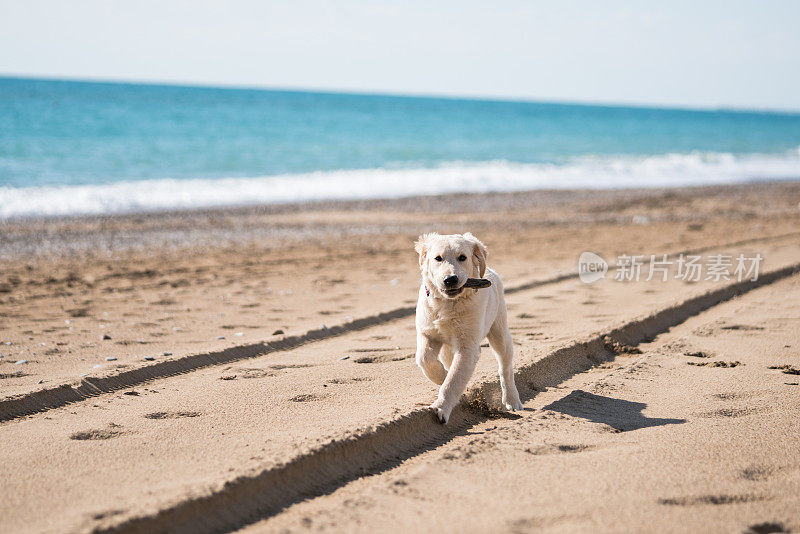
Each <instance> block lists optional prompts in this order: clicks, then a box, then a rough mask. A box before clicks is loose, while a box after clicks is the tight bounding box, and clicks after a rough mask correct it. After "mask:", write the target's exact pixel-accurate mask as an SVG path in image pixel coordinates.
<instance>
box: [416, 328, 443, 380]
mask: <svg viewBox="0 0 800 534" xmlns="http://www.w3.org/2000/svg"><path fill="white" fill-rule="evenodd" d="M441 348H442V342H441V341H438V340H436V339H431V338H429V337H428V336H425V335H423V334H418V335H417V365H419V368H420V369H422V372H423V373H425V376H427V377H428V380H430V381H431V382H433V383H434V384H436V385H437V386H441V385H442V382H444V379H445V377H446V376H447V371H445V369H444V367H442V363H441V362H440V361H439V359H438V356H439V349H441Z"/></svg>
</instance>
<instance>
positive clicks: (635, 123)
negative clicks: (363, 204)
mask: <svg viewBox="0 0 800 534" xmlns="http://www.w3.org/2000/svg"><path fill="white" fill-rule="evenodd" d="M798 178H800V113H790V112H764V111H742V110H729V109H714V110H698V109H674V108H651V107H627V106H607V105H585V104H565V103H547V102H532V101H500V100H489V99H463V98H440V97H419V96H392V95H374V94H347V93H333V92H312V91H284V90H264V89H235V88H217V87H197V86H177V85H149V84H133V83H105V82H102V83H101V82H83V81H64V80H44V79H22V78H8V77H6V78H2V77H0V219H3V220H8V219H15V218H27V217H55V216H66V215H84V214H95V215H104V214H117V213H131V212H149V211H162V210H181V209H194V208H211V207H228V206H252V205H268V204H281V203H293V202H307V201H316V200H341V199H372V198H396V197H405V196H414V195H434V194H446V193H453V192H486V191H520V190H533V189H571V188H595V189H612V188H627V187H637V188H641V187H644V188H651V187H677V186H689V185H704V184H736V183H746V182H758V181H767V180H770V181H771V180H791V179H798Z"/></svg>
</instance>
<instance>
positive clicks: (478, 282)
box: [464, 278, 492, 289]
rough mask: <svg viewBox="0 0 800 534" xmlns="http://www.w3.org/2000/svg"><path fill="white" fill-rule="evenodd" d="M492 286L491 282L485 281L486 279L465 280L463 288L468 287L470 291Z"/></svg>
mask: <svg viewBox="0 0 800 534" xmlns="http://www.w3.org/2000/svg"><path fill="white" fill-rule="evenodd" d="M491 285H492V281H491V280H487V279H486V278H467V283H466V284H464V287H470V288H472V289H482V288H484V287H489V286H491Z"/></svg>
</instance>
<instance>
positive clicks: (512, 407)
mask: <svg viewBox="0 0 800 534" xmlns="http://www.w3.org/2000/svg"><path fill="white" fill-rule="evenodd" d="M503 406H504V407H505V409H506V410H508V411H510V412H518V411H520V410H522V409H523V408H522V402H521V401H520V400H519V399H516V400H508V401H505V402H503Z"/></svg>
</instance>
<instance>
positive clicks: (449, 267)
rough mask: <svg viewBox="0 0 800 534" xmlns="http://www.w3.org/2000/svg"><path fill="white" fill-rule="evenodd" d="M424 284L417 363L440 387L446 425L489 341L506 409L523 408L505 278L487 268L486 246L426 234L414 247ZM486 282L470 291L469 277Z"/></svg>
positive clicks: (439, 410) (438, 406)
mask: <svg viewBox="0 0 800 534" xmlns="http://www.w3.org/2000/svg"><path fill="white" fill-rule="evenodd" d="M414 248H415V250H416V251H417V253H418V254H419V267H420V270H421V271H422V284H421V285H420V288H419V299H418V301H417V317H416V326H417V353H416V360H417V365H419V367H420V368H421V369H422V372H423V373H424V374H425V376H426V377H428V379H430V380H431V381H432V382H433V383H434V384H436V385H438V386H440V388H439V395H438V397H437V398H436V401H435V402H434V403H433V404H431V409H433V411H434V412H435V413H436V416H437V417H438V418H439V421H441V422H442V423H445V424H446V423H447V422H448V421H449V420H450V413H451V412H452V411H453V408H455V406H456V405H457V404H458V403H459V401H460V400H461V395H462V393H464V390H465V389H466V387H467V383H468V382H469V380H470V378H471V377H472V373H473V372H474V371H475V365H476V364H477V363H478V358H479V356H480V350H481V349H480V345H481V341H483V339H484V338H488V340H489V345H490V346H491V347H492V350H493V351H494V354H495V356H496V357H497V361H498V364H499V373H500V387H501V388H502V393H503V397H502V402H503V406H504V407H505V408H506V409H508V410H512V411H515V410H521V409H522V403H521V402H520V399H519V392H518V391H517V386H516V384H515V383H514V367H513V356H514V344H513V341H512V339H511V332H510V331H509V330H508V317H507V315H508V314H507V311H506V301H505V298H504V296H503V283H502V282H501V281H500V276H499V275H498V274H497V273H496V272H494V271H493V270H491V269H489V268H487V267H486V255H487V252H486V247H485V246H484V245H483V243H481V242H480V241H479V240H478V238H476V237H475V236H474V235H472V234H471V233H465V234H463V235H459V234H454V235H439V234H437V233H429V234H423V235H421V236H419V238H418V240H417V241H416V242H415V243H414ZM471 277H475V278H487V279H488V280H490V281H491V283H492V285H491V287H489V288H486V289H469V288H465V287H464V284H465V283H466V282H467V279H468V278H471Z"/></svg>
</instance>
